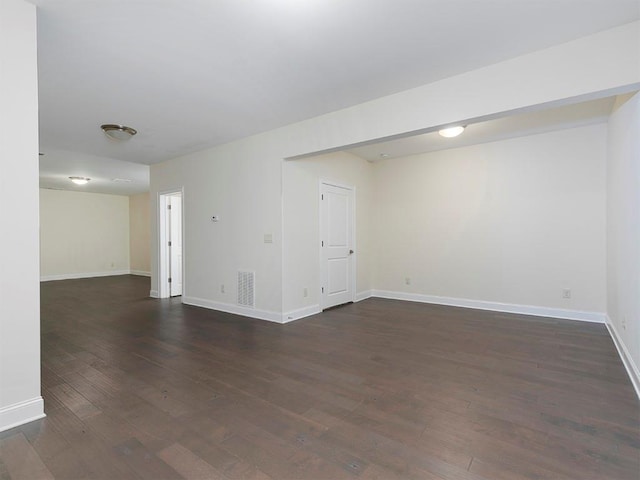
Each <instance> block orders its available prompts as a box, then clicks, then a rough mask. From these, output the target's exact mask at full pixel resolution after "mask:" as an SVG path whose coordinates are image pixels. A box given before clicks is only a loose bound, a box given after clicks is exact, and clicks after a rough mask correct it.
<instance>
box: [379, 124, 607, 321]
mask: <svg viewBox="0 0 640 480" xmlns="http://www.w3.org/2000/svg"><path fill="white" fill-rule="evenodd" d="M605 151H606V126H605V125H604V124H599V125H592V126H588V127H582V128H575V129H570V130H561V131H556V132H552V133H545V134H541V135H532V136H527V137H520V138H515V139H510V140H505V141H500V142H494V143H488V144H482V145H475V146H471V147H464V148H458V149H452V150H446V151H441V152H433V153H427V154H423V155H415V156H411V157H405V158H401V159H392V160H385V161H382V162H379V163H377V164H376V165H375V169H374V171H375V176H374V178H375V195H374V198H375V202H376V203H375V206H374V209H373V210H374V211H375V212H376V217H377V219H379V221H376V222H375V223H374V237H375V239H376V246H375V251H376V259H377V262H376V268H375V274H374V284H375V286H376V289H378V290H382V291H384V292H385V295H389V292H395V293H398V292H402V293H407V294H414V295H428V296H436V297H445V298H449V299H451V298H453V299H465V300H476V301H477V300H479V301H484V302H494V303H504V304H515V305H530V306H536V307H545V308H551V309H565V310H573V311H576V310H577V311H586V312H597V313H600V314H603V313H604V311H605V280H604V278H605ZM406 278H410V285H407V284H406ZM566 288H568V289H571V298H570V299H564V298H562V290H563V289H566ZM416 298H417V297H416ZM541 313H543V314H544V313H545V312H544V311H543V312H541ZM602 317H603V315H601V318H602Z"/></svg>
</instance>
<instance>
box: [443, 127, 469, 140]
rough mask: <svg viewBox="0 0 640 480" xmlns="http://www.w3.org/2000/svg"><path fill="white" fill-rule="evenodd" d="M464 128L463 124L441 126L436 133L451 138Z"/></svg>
mask: <svg viewBox="0 0 640 480" xmlns="http://www.w3.org/2000/svg"><path fill="white" fill-rule="evenodd" d="M464 128H465V127H463V126H457V127H450V128H443V129H442V130H439V131H438V133H439V134H440V135H441V136H443V137H446V138H453V137H457V136H458V135H460V134H461V133H462V132H464Z"/></svg>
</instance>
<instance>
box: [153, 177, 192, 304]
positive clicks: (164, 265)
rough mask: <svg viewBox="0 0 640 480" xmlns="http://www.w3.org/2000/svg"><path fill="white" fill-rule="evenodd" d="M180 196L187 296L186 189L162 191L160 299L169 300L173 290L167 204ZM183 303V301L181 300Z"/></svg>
mask: <svg viewBox="0 0 640 480" xmlns="http://www.w3.org/2000/svg"><path fill="white" fill-rule="evenodd" d="M176 194H180V195H181V196H182V203H181V205H182V211H181V212H180V213H181V215H182V297H180V298H181V299H182V298H184V297H185V296H186V281H185V263H186V261H185V260H186V258H185V257H186V251H185V250H186V248H185V227H184V225H185V218H184V210H185V209H184V201H185V198H184V187H180V188H175V189H171V190H162V191H159V192H158V211H157V212H156V215H157V219H158V232H159V235H158V298H169V297H170V296H171V289H170V288H169V282H168V281H167V279H168V278H169V274H168V272H169V262H170V261H171V259H170V258H169V249H168V248H167V247H168V245H167V243H168V239H167V215H166V213H167V204H168V198H169V197H170V196H171V195H176ZM181 301H182V300H181Z"/></svg>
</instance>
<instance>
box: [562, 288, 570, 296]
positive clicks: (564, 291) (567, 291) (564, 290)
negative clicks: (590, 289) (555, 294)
mask: <svg viewBox="0 0 640 480" xmlns="http://www.w3.org/2000/svg"><path fill="white" fill-rule="evenodd" d="M562 298H571V289H569V288H563V289H562Z"/></svg>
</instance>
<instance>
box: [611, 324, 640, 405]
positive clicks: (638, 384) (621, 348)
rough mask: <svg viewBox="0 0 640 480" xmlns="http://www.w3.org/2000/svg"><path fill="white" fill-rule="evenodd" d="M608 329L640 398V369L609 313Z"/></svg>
mask: <svg viewBox="0 0 640 480" xmlns="http://www.w3.org/2000/svg"><path fill="white" fill-rule="evenodd" d="M606 325H607V330H609V335H611V339H612V340H613V344H614V345H615V346H616V350H618V355H620V359H621V360H622V364H623V365H624V368H625V369H626V370H627V374H628V375H629V379H630V380H631V384H632V385H633V388H634V389H635V391H636V395H637V396H638V398H640V369H638V366H637V365H636V364H635V362H634V361H633V358H631V354H630V353H629V350H628V349H627V346H626V345H625V344H624V342H623V341H622V337H620V335H619V334H618V330H617V329H616V326H615V325H614V324H613V322H612V321H611V318H609V315H607V321H606Z"/></svg>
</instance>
